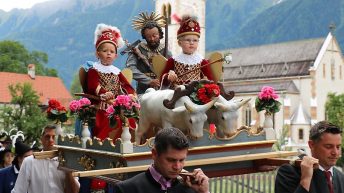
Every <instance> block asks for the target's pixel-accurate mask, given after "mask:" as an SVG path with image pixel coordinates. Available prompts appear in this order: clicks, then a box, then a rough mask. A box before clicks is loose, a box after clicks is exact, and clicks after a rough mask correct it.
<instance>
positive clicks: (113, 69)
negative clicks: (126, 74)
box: [93, 62, 121, 75]
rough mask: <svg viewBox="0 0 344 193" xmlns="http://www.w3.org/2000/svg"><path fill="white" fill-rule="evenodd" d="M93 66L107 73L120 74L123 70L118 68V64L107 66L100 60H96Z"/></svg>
mask: <svg viewBox="0 0 344 193" xmlns="http://www.w3.org/2000/svg"><path fill="white" fill-rule="evenodd" d="M93 68H94V69H96V70H98V71H99V72H101V73H106V74H109V73H113V74H115V75H118V74H119V73H120V72H121V70H120V69H119V68H117V67H116V66H113V65H109V66H105V65H103V64H101V63H100V62H95V63H94V65H93Z"/></svg>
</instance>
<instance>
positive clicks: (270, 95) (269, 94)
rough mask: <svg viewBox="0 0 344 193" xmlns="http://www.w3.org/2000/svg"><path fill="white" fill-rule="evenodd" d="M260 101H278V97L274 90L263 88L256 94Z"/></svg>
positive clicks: (268, 87) (267, 87)
mask: <svg viewBox="0 0 344 193" xmlns="http://www.w3.org/2000/svg"><path fill="white" fill-rule="evenodd" d="M258 98H259V99H260V100H269V99H274V100H276V99H278V95H277V94H276V92H275V90H274V89H273V88H272V87H270V86H264V87H263V88H262V90H261V91H260V93H259V94H258Z"/></svg>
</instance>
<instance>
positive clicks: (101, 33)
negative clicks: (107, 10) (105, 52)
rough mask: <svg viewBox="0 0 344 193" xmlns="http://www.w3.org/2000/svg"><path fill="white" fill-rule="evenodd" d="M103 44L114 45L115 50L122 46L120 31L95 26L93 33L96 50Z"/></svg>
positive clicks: (107, 26)
mask: <svg viewBox="0 0 344 193" xmlns="http://www.w3.org/2000/svg"><path fill="white" fill-rule="evenodd" d="M105 42H110V43H113V44H115V46H116V47H117V49H120V48H121V47H123V46H124V40H123V38H122V35H121V31H120V30H119V29H118V28H117V27H115V26H111V25H106V24H104V23H100V24H98V25H97V27H96V30H95V32H94V45H95V47H96V49H98V47H99V46H100V45H101V44H102V43H105Z"/></svg>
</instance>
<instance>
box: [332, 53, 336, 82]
mask: <svg viewBox="0 0 344 193" xmlns="http://www.w3.org/2000/svg"><path fill="white" fill-rule="evenodd" d="M335 68H336V64H335V61H334V59H333V58H332V59H331V79H332V80H334V79H335V75H336V74H335V72H336V69H335Z"/></svg>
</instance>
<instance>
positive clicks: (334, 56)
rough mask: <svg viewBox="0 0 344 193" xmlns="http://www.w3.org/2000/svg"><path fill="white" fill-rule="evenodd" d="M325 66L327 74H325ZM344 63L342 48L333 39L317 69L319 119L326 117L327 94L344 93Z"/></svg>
mask: <svg viewBox="0 0 344 193" xmlns="http://www.w3.org/2000/svg"><path fill="white" fill-rule="evenodd" d="M332 61H334V69H333V70H334V72H333V73H334V79H332V75H331V68H332V67H331V63H332ZM340 66H341V68H342V77H340ZM324 68H325V76H324V74H323V73H324V72H323V71H324ZM343 70H344V63H343V59H342V54H341V50H340V48H339V46H338V44H337V42H336V41H335V40H334V39H332V40H331V42H330V44H329V46H328V47H327V49H326V52H325V54H324V56H323V57H322V59H321V60H320V63H319V65H318V67H317V68H316V69H315V79H316V101H317V118H318V121H321V120H324V119H325V104H326V101H327V95H328V93H330V92H335V93H337V94H343V93H344V86H343V85H344V79H343V75H344V74H343Z"/></svg>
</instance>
